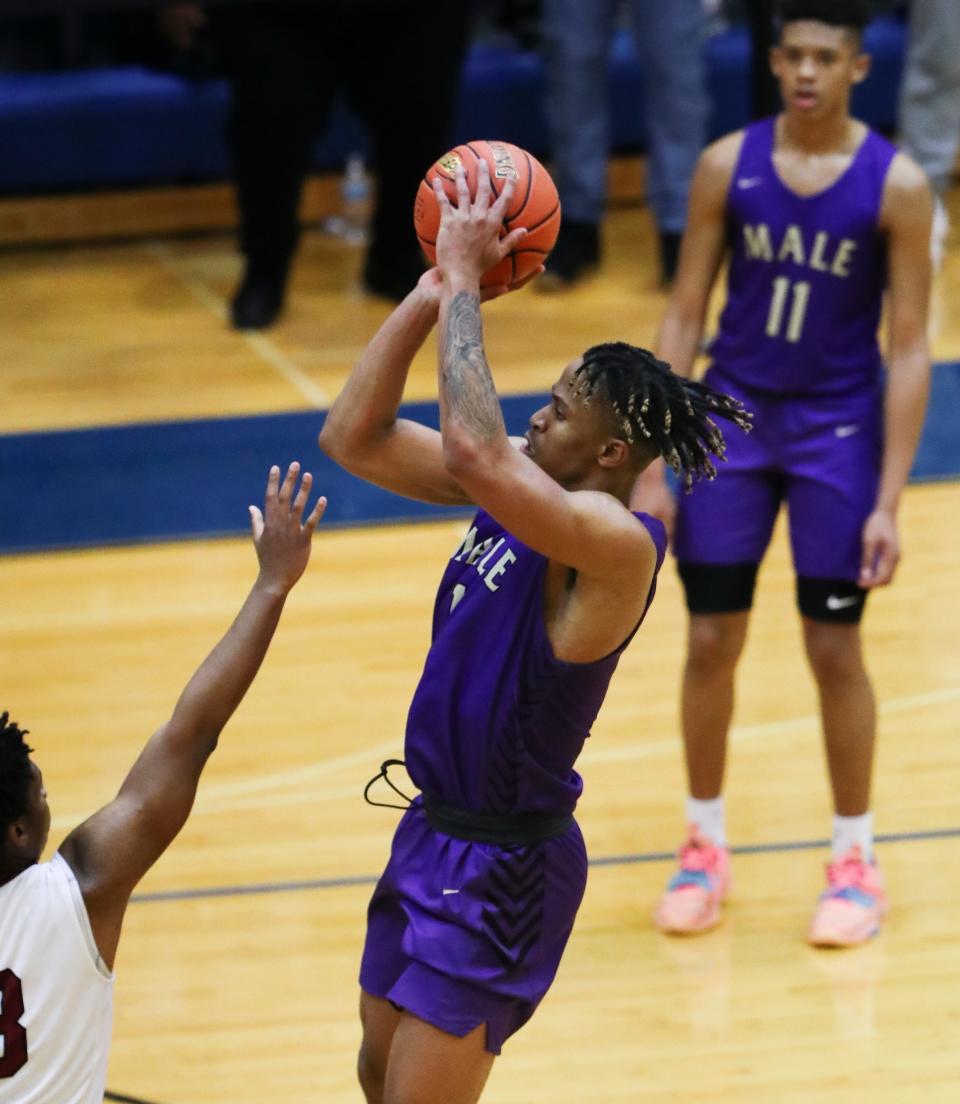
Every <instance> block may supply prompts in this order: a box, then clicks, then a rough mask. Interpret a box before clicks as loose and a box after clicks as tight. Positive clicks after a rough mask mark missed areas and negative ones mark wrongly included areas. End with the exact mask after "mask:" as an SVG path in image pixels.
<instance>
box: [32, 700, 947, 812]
mask: <svg viewBox="0 0 960 1104" xmlns="http://www.w3.org/2000/svg"><path fill="white" fill-rule="evenodd" d="M958 700H960V686H951V687H945V688H944V689H942V690H931V691H928V692H926V693H923V694H908V695H905V696H904V697H900V698H891V699H889V700H888V701H886V702H881V703H879V704H878V706H877V713H878V714H879V715H880V716H887V715H889V714H896V713H905V712H908V711H909V710H913V709H921V708H923V707H925V706H932V705H942V704H945V703H949V702H954V701H958ZM819 724H820V715H819V714H810V715H808V716H806V717H791V718H785V719H784V720H782V721H770V722H766V723H764V724H755V725H742V726H735V727H734V728H732V729H731V730H730V742H731V743H736V744H740V743H745V742H748V741H750V740H762V739H765V738H767V737H771V736H782V735H784V734H785V733H788V732H791V731H795V730H804V729H807V728H809V727H811V726H819ZM402 746H403V736H402V734H401V733H399V732H398V733H397V736H396V737H395V738H393V739H391V740H384V741H382V742H381V743H379V744H374V745H373V747H367V748H361V749H359V750H358V751H353V752H348V753H347V754H345V755H339V756H336V757H334V758H333V759H325V760H323V761H321V762H319V763H309V764H305V765H304V766H302V767H292V768H290V769H288V770H284V771H277V772H275V773H273V774H270V775H266V776H262V777H260V776H258V777H256V778H242V779H237V780H236V781H233V782H219V783H217V782H214V783H211V784H210V785H205V784H204V783H203V782H202V781H201V788H200V792H199V794H198V796H197V802H196V805H195V807H194V810H193V814H192V815H193V816H194V817H196V816H203V815H205V814H209V813H222V812H229V811H231V810H234V809H236V810H238V811H239V810H241V809H252V808H260V807H263V806H264V804H266V805H268V806H271V805H289V804H291V803H292V801H291V799H290V798H289V797H286V798H285V797H284V796H283V795H282V794H277V793H276V792H275V791H278V790H283V789H284V788H286V787H290V786H296V787H297V788H299V789H302V788H303V787H305V786H307V785H309V784H310V783H313V782H319V781H321V780H323V779H324V778H326V777H327V776H329V775H331V774H335V773H336V772H337V771H340V770H344V769H347V768H351V767H358V766H363V765H367V766H369V767H370V769H371V773H372V772H373V771H374V770H375V768H376V767H377V766H379V762H378V759H379V757H380V756H381V755H388V754H391V753H393V754H397V753H399V752H400V750H401V748H402ZM680 746H681V745H680V737H679V735H678V736H676V737H674V738H671V739H664V740H656V741H652V742H650V743H639V744H637V745H635V746H631V747H623V748H600V749H599V750H597V751H594V750H593V749H592V748H591V746H590V745H589V744H588V745H587V749H586V750H585V751H584V755H583V759H582V763H583V765H584V766H585V768H586V769H589V768H590V767H591V766H595V765H599V764H606V763H620V762H625V761H628V760H633V759H646V758H650V757H653V756H656V755H668V754H672V753H674V752H678V751H679V750H680ZM359 793H360V783H359V782H357V783H356V784H351V785H350V786H349V787H339V788H337V789H328V790H321V791H318V792H315V793H311V794H310V795H309V798H308V799H306V798H300V797H299V796H298V797H297V798H296V800H309V801H310V803H311V804H313V803H317V802H327V801H341V800H347V799H350V798H352V797H354V796H356V795H359ZM93 811H94V810H92V809H88V810H86V811H84V812H83V813H64V814H61V815H59V816H56V817H54V818H53V821H52V825H51V827H53V828H54V829H55V830H56V829H60V828H73V827H74V826H75V825H77V824H80V823H81V822H82V821H84V820H86V818H87V817H88V816H90V815H91V813H92V812H93Z"/></svg>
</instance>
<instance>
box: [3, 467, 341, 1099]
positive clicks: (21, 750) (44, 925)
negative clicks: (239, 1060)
mask: <svg viewBox="0 0 960 1104" xmlns="http://www.w3.org/2000/svg"><path fill="white" fill-rule="evenodd" d="M298 472H299V465H297V464H291V465H290V468H289V470H288V472H287V475H286V478H285V479H284V481H283V484H282V485H281V484H280V470H279V468H272V469H271V471H270V478H269V482H268V484H267V494H266V503H265V507H264V511H263V513H262V514H261V512H260V511H259V510H258V509H256V507H253V506H251V507H250V514H251V524H252V528H253V540H254V544H255V546H256V550H257V558H258V560H259V562H260V572H259V574H258V576H257V580H256V582H255V583H254V585H253V588H252V590H251V591H250V594H249V596H248V597H247V600H246V602H245V603H244V605H243V608H242V609H241V610H240V613H239V614H238V616H237V619H236V621H234V623H233V625H232V626H231V628H230V629H229V631H228V632H227V634H226V636H224V638H223V639H222V640H221V641H220V643H219V644H218V645H217V646H216V648H214V650H213V651H212V652H211V653H210V655H209V656H208V657H207V658H206V660H205V661H204V662H203V664H202V665H201V666H200V668H199V670H198V671H197V672H196V674H195V675H194V676H193V678H192V679H191V680H190V682H189V683H188V684H187V687H186V689H185V690H184V691H183V694H182V695H181V696H180V700H179V701H178V702H177V705H176V708H175V709H174V711H173V715H172V717H171V718H170V720H169V721H167V723H166V724H165V725H164V726H163V727H162V728H161V729H159V731H158V732H157V733H156V734H155V735H154V736H153V738H152V739H151V740H150V742H149V743H148V744H147V745H146V747H145V748H144V749H143V751H142V752H141V754H140V757H139V759H138V760H137V761H136V763H135V764H134V766H133V769H132V770H131V771H130V773H129V774H128V775H127V778H126V780H125V781H124V783H123V786H122V787H121V788H120V792H119V793H118V794H117V796H116V798H115V799H114V800H113V801H112V802H111V803H110V804H109V805H107V806H105V807H104V808H103V809H101V810H100V811H99V812H98V813H95V814H94V815H93V816H92V817H90V819H89V820H87V821H84V823H83V824H81V825H80V827H79V828H76V829H74V831H73V832H71V833H70V835H69V836H67V838H66V839H65V840H64V841H63V843H62V844H61V845H60V849H59V851H57V853H56V854H55V855H54V856H53V858H52V859H51V860H50V861H49V862H45V863H41V862H40V861H39V859H40V855H41V854H42V852H43V849H44V847H45V846H46V842H47V834H48V832H49V830H50V809H49V807H48V805H47V794H46V791H45V790H44V787H43V776H42V774H41V773H40V770H39V768H38V767H37V766H36V764H35V763H34V762H33V761H32V760H31V759H30V758H29V756H30V752H31V749H30V748H29V747H27V745H26V742H25V740H24V737H25V736H26V735H27V733H26V731H25V730H21V729H20V728H18V727H17V725H15V724H12V723H10V722H9V720H8V714H6V713H3V714H0V821H2V832H3V846H2V849H0V1001H2V1003H0V1036H2V1050H0V1104H102V1101H103V1093H104V1082H105V1079H106V1075H107V1057H108V1055H109V1051H110V1034H111V1029H112V1021H113V974H112V972H111V971H112V969H113V961H114V956H115V954H116V951H117V943H118V941H119V939H120V929H121V927H122V925H123V917H124V913H125V912H126V908H127V903H128V901H129V900H130V894H131V893H132V892H133V889H134V887H135V886H136V884H137V882H139V881H140V879H141V878H142V877H143V875H144V874H146V872H147V871H148V870H149V869H150V867H151V866H152V865H153V864H154V863H155V862H156V861H157V859H159V858H160V856H161V855H162V854H163V852H164V851H165V850H166V848H167V847H168V845H169V844H170V843H171V842H172V840H173V839H174V837H175V836H176V835H177V833H178V832H179V831H180V829H181V828H182V827H183V825H184V823H185V821H186V819H187V816H188V815H189V813H190V809H191V807H192V805H193V799H194V795H195V793H196V789H197V783H198V781H199V779H200V773H201V771H202V770H203V767H204V765H205V763H206V761H207V759H208V758H209V756H210V755H211V753H212V752H213V750H214V748H215V747H216V746H217V739H218V737H219V735H220V731H221V729H222V728H223V726H224V725H225V724H226V723H227V721H228V720H229V719H230V717H231V715H232V714H233V712H234V710H235V709H236V708H237V706H238V705H239V704H240V702H241V700H242V698H243V696H244V694H245V693H246V692H247V688H248V687H249V685H250V683H251V682H252V681H253V678H254V676H255V675H256V673H257V671H258V670H259V668H260V664H261V663H262V661H263V657H264V656H265V655H266V652H267V648H268V647H269V645H270V641H271V639H272V638H273V633H274V630H275V629H276V627H277V623H278V621H279V620H280V614H281V612H282V610H283V605H284V602H285V600H286V597H287V594H288V592H289V591H290V589H291V588H292V587H293V585H294V584H295V583H296V581H297V580H298V579H299V578H300V576H301V575H302V574H303V572H304V569H305V568H306V566H307V561H308V560H309V558H310V538H311V537H312V536H313V531H314V529H315V528H316V525H317V522H318V521H319V520H320V518H321V516H322V514H323V510H324V507H325V505H326V500H325V499H323V498H321V499H320V500H319V501H318V502H317V504H316V506H315V507H314V509H313V512H312V513H311V514H310V516H309V517H308V518H307V519H306V521H305V522H303V523H302V524H301V521H302V518H303V512H304V508H305V507H306V503H307V499H308V496H309V493H310V484H311V476H310V473H309V472H307V473H305V474H304V476H303V480H302V482H301V484H300V490H299V491H298V493H297V494H296V497H294V493H293V492H294V489H295V486H296V482H297V474H298Z"/></svg>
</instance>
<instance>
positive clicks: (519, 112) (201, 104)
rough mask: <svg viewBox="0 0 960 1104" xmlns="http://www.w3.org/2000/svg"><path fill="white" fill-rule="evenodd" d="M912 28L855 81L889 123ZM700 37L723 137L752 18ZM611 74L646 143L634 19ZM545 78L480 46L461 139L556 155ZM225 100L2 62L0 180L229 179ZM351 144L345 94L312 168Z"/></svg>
mask: <svg viewBox="0 0 960 1104" xmlns="http://www.w3.org/2000/svg"><path fill="white" fill-rule="evenodd" d="M905 41H906V30H905V27H904V25H903V23H902V22H901V21H899V20H897V19H894V18H882V19H877V20H875V21H874V22H873V23H872V24H871V25H870V27H869V28H868V30H867V34H866V48H867V50H868V51H870V52H871V53H872V54H873V71H872V72H871V74H870V76H869V77H868V79H867V81H866V82H865V83H864V84H863V85H861V86H860V87H859V88H857V90H856V93H855V95H854V109H855V111H856V112H857V114H858V115H860V117H862V118H863V119H865V120H866V121H867V122H869V123H870V124H871V125H872V126H874V127H877V128H879V129H881V130H884V131H891V130H893V129H894V127H895V124H896V104H897V89H898V86H899V81H900V74H901V70H902V66H903V52H904V47H905ZM704 50H705V58H706V68H707V84H708V91H709V93H710V97H711V101H712V113H711V119H710V127H709V130H710V136H711V137H712V138H715V137H717V136H718V135H720V134H724V133H726V132H727V131H730V130H735V129H736V128H737V127H739V126H742V125H743V124H744V123H745V122H746V121H747V118H748V114H749V98H750V97H749V80H750V78H749V53H750V44H749V39H748V36H747V32H746V31H745V30H744V29H743V28H732V29H731V30H728V31H725V32H723V33H722V34H718V35H715V36H713V37H711V38H710V39H709V40H708V41H707V43H706V45H705V47H704ZM608 75H609V97H610V112H611V144H612V147H613V149H614V150H618V151H629V150H639V149H642V148H643V147H644V146H645V144H646V125H645V119H644V106H643V101H644V95H643V72H642V69H641V66H640V62H639V60H638V58H637V54H636V50H635V48H634V44H633V40H632V38H631V37H630V35H629V33H628V32H626V31H621V32H618V34H616V35H615V36H614V39H613V41H612V44H611V51H610V65H609V74H608ZM545 91H546V77H545V73H544V66H543V62H542V60H541V58H540V57H539V55H538V54H536V53H533V52H530V51H521V50H516V49H510V48H506V47H498V46H491V45H480V44H478V45H475V46H473V47H472V48H471V50H470V52H469V54H468V57H467V61H466V64H465V66H464V70H463V77H462V80H461V89H460V94H459V97H458V110H457V114H456V122H455V125H454V128H453V134H452V135H451V142H452V143H455V142H462V141H469V140H470V139H472V138H500V139H503V140H505V141H510V142H515V143H516V144H518V145H520V146H523V147H525V148H526V149H529V150H531V151H532V152H533V153H536V154H538V155H543V156H546V155H548V154H549V137H548V131H547V122H546V112H545V104H544V97H545ZM228 107H229V105H228V92H227V87H226V84H225V82H224V81H222V80H203V81H191V80H188V79H186V78H184V77H179V76H172V75H169V74H164V73H156V72H152V71H150V70H147V69H143V68H139V67H135V66H127V67H123V68H116V69H94V70H79V71H73V72H66V73H31V74H21V75H10V74H7V75H3V76H0V151H2V157H0V193H7V194H16V193H24V192H35V191H52V192H56V191H64V190H76V189H83V188H93V187H124V186H130V185H134V184H169V183H180V182H188V181H202V180H221V179H225V178H227V177H228V176H229V173H230V158H229V152H228V149H227V144H226V138H225V134H224V128H225V123H226V117H227V111H228ZM355 149H360V150H363V151H364V152H366V153H367V154H369V153H370V145H369V142H368V140H367V137H366V135H365V132H364V130H363V127H362V126H361V125H360V123H359V122H357V120H356V118H355V117H354V116H353V115H351V114H350V113H349V111H347V109H346V108H345V107H344V106H342V105H341V106H338V108H337V109H336V111H335V113H334V117H333V119H332V120H331V124H330V127H329V128H328V130H327V132H326V133H325V134H323V135H322V136H321V137H320V139H319V140H318V142H317V146H316V149H315V150H314V168H315V169H318V170H325V169H326V170H330V169H339V168H341V167H342V166H343V163H344V160H345V158H346V155H347V154H348V153H349V152H350V151H351V150H355ZM439 152H441V151H438V153H439Z"/></svg>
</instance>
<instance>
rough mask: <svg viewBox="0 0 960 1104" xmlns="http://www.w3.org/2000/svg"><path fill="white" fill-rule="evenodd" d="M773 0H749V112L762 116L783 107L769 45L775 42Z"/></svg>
mask: <svg viewBox="0 0 960 1104" xmlns="http://www.w3.org/2000/svg"><path fill="white" fill-rule="evenodd" d="M773 6H774V0H746V4H745V7H746V15H747V21H748V23H749V26H750V42H751V47H750V113H751V115H752V116H753V118H754V119H763V118H766V116H768V115H774V114H776V112H778V111H779V110H780V89H779V88H778V87H777V81H776V78H775V77H774V75H773V73H771V72H770V48H771V47H772V46H773V45H774V28H773Z"/></svg>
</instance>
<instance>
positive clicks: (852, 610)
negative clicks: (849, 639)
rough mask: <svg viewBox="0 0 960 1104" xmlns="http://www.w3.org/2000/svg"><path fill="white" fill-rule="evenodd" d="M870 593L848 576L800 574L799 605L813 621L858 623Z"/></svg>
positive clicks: (801, 610)
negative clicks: (819, 577)
mask: <svg viewBox="0 0 960 1104" xmlns="http://www.w3.org/2000/svg"><path fill="white" fill-rule="evenodd" d="M868 593H869V592H868V591H866V590H864V589H863V587H859V586H857V584H856V583H851V582H850V580H849V579H804V578H801V577H798V578H797V605H798V606H799V608H800V612H801V613H802V614H803V616H804V617H809V618H810V620H811V621H827V622H833V623H834V624H839V625H856V624H859V622H860V618H861V617H863V607H864V606H865V605H866V601H867V594H868Z"/></svg>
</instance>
